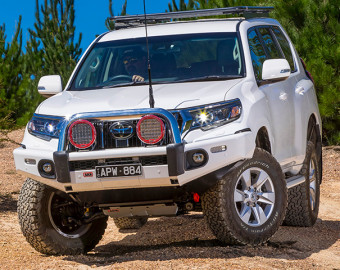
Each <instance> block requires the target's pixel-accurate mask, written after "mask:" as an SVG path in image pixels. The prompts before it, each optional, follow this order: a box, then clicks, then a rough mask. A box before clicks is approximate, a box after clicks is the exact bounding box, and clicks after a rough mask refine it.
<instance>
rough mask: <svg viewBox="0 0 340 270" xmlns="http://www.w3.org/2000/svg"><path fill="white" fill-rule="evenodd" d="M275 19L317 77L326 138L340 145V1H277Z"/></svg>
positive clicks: (316, 82) (317, 91)
mask: <svg viewBox="0 0 340 270" xmlns="http://www.w3.org/2000/svg"><path fill="white" fill-rule="evenodd" d="M273 16H274V17H275V18H277V19H278V20H279V21H280V22H281V23H282V25H283V27H284V28H285V29H286V31H287V32H288V34H289V36H290V38H291V39H292V41H293V43H294V45H295V47H296V49H297V51H298V52H299V55H300V56H301V57H302V58H303V59H304V60H305V62H306V65H307V68H308V69H309V71H310V72H311V74H312V76H313V77H314V81H315V87H316V93H317V96H318V99H319V109H320V113H321V116H322V120H323V131H324V132H323V135H324V138H325V139H326V140H327V141H328V142H329V143H331V144H340V129H339V127H340V93H339V91H340V76H339V75H340V74H339V63H340V47H339V44H340V39H339V33H340V24H339V19H340V13H339V2H338V1H336V0H325V1H318V0H286V1H285V2H284V3H283V2H280V1H278V2H275V11H274V13H273Z"/></svg>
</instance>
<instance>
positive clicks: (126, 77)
mask: <svg viewBox="0 0 340 270" xmlns="http://www.w3.org/2000/svg"><path fill="white" fill-rule="evenodd" d="M112 81H128V82H131V81H132V77H131V76H129V75H124V74H121V75H116V76H113V77H110V78H109V79H108V80H107V82H112Z"/></svg>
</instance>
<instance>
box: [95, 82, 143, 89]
mask: <svg viewBox="0 0 340 270" xmlns="http://www.w3.org/2000/svg"><path fill="white" fill-rule="evenodd" d="M146 84H148V82H145V81H144V82H128V83H118V84H109V85H105V86H101V87H100V88H116V87H122V86H131V85H146Z"/></svg>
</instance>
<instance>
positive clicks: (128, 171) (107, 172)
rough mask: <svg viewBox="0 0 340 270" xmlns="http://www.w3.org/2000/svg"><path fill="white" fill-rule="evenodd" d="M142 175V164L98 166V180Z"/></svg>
mask: <svg viewBox="0 0 340 270" xmlns="http://www.w3.org/2000/svg"><path fill="white" fill-rule="evenodd" d="M141 174H142V165H141V164H129V165H106V166H96V176H97V178H106V177H121V176H134V175H141Z"/></svg>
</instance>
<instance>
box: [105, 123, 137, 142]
mask: <svg viewBox="0 0 340 270" xmlns="http://www.w3.org/2000/svg"><path fill="white" fill-rule="evenodd" d="M109 130H110V133H111V135H112V136H113V138H115V139H118V140H127V139H129V138H131V137H132V135H133V125H132V124H131V123H130V122H115V123H113V124H112V125H111V126H110V127H109Z"/></svg>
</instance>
